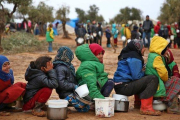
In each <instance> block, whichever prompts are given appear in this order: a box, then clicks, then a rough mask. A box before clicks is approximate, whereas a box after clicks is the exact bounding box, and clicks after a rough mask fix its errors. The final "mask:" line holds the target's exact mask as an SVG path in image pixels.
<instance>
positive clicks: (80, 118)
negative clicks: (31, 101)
mask: <svg viewBox="0 0 180 120" xmlns="http://www.w3.org/2000/svg"><path fill="white" fill-rule="evenodd" d="M43 39H44V38H42V37H41V38H40V40H43ZM56 43H59V44H60V45H63V46H68V47H70V48H71V49H72V50H73V51H75V48H76V43H75V41H74V36H72V39H62V37H61V36H56V37H55V42H54V43H53V44H56ZM102 46H103V48H104V49H105V55H104V64H105V71H106V72H108V73H109V78H112V77H113V74H114V72H115V71H116V69H117V57H118V55H119V53H120V51H121V49H122V42H118V48H117V49H116V50H117V51H116V53H114V50H113V49H112V48H106V38H103V45H102ZM56 51H57V50H54V51H53V53H48V52H47V51H43V52H39V51H37V52H34V53H21V54H13V55H6V56H7V57H8V58H9V60H10V62H11V67H12V69H13V71H14V76H15V82H26V81H25V79H24V73H25V70H26V68H27V67H28V65H29V63H30V61H33V60H35V59H36V58H38V57H39V56H42V55H48V56H51V57H52V58H54V57H55V55H56ZM172 52H173V54H174V57H175V61H176V62H177V64H178V66H180V57H179V56H180V50H178V49H176V50H175V49H172ZM148 53H149V52H148V50H146V53H145V56H144V59H145V61H146V60H147V56H148ZM72 63H73V64H74V66H75V68H76V70H77V68H78V66H79V65H80V61H79V60H78V59H77V58H76V57H75V58H74V60H73V62H72ZM112 93H114V91H113V92H112ZM50 99H58V95H57V94H56V92H55V91H53V94H52V95H51V97H50ZM129 101H130V107H129V112H127V113H123V112H116V113H115V116H114V117H111V118H99V117H96V116H95V113H94V112H93V111H90V112H88V113H78V112H76V111H73V112H72V113H71V114H68V118H67V120H71V119H72V120H95V119H104V120H105V119H115V120H119V119H120V120H137V119H139V120H180V116H179V115H173V114H167V113H166V112H163V113H162V116H146V115H140V114H139V110H136V109H134V108H133V101H134V98H133V96H131V97H129ZM35 119H36V120H46V119H47V118H46V117H42V118H40V117H35V116H33V115H31V112H26V113H25V112H19V113H12V114H11V116H8V117H7V116H6V117H3V116H0V120H35Z"/></svg>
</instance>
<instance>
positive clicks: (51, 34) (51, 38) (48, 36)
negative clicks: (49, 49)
mask: <svg viewBox="0 0 180 120" xmlns="http://www.w3.org/2000/svg"><path fill="white" fill-rule="evenodd" d="M46 41H47V42H52V41H54V31H53V29H52V28H51V29H49V28H48V29H47V32H46Z"/></svg>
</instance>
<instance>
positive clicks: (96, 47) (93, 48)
mask: <svg viewBox="0 0 180 120" xmlns="http://www.w3.org/2000/svg"><path fill="white" fill-rule="evenodd" d="M89 48H90V50H91V52H92V53H93V54H94V55H95V56H97V55H98V54H99V53H101V52H102V54H104V52H105V51H104V49H103V48H102V47H101V46H100V45H99V44H96V43H93V44H90V45H89Z"/></svg>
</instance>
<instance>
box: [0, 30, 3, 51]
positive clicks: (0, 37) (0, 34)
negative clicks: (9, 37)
mask: <svg viewBox="0 0 180 120" xmlns="http://www.w3.org/2000/svg"><path fill="white" fill-rule="evenodd" d="M1 39H2V33H0V53H1V52H3V48H2V45H1Z"/></svg>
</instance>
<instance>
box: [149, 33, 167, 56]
mask: <svg viewBox="0 0 180 120" xmlns="http://www.w3.org/2000/svg"><path fill="white" fill-rule="evenodd" d="M168 44H169V42H168V41H167V40H166V39H164V38H163V37H160V36H154V37H153V38H152V40H151V43H150V48H149V52H150V53H157V54H159V55H162V52H163V51H164V50H165V49H166V48H167V46H168Z"/></svg>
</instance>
